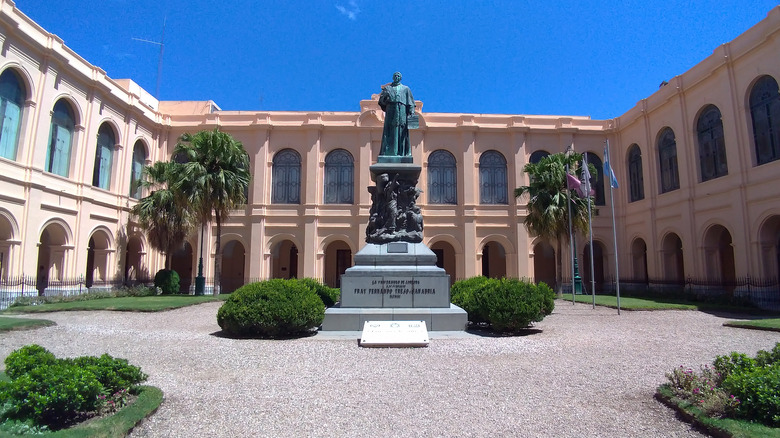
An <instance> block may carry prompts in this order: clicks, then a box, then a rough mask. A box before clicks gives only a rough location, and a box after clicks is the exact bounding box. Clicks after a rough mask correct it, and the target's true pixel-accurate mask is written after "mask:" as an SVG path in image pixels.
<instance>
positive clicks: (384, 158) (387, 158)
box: [376, 155, 412, 164]
mask: <svg viewBox="0 0 780 438" xmlns="http://www.w3.org/2000/svg"><path fill="white" fill-rule="evenodd" d="M376 162H377V163H391V164H398V163H404V164H407V163H408V164H411V163H412V156H411V155H407V156H404V157H399V156H397V155H380V156H379V157H378V158H377V160H376Z"/></svg>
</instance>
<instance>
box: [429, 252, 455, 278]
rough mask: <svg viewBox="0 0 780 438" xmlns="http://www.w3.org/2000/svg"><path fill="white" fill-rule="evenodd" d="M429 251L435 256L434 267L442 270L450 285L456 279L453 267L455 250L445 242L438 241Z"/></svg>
mask: <svg viewBox="0 0 780 438" xmlns="http://www.w3.org/2000/svg"><path fill="white" fill-rule="evenodd" d="M431 251H433V253H434V254H436V266H438V267H440V268H442V269H444V271H445V272H446V273H447V275H449V276H450V285H452V283H454V282H455V281H456V280H457V279H458V276H457V268H456V266H455V248H453V247H452V245H450V244H449V243H447V242H444V241H438V242H436V243H434V244H432V245H431Z"/></svg>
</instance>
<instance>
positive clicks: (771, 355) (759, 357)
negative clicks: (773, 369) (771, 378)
mask: <svg viewBox="0 0 780 438" xmlns="http://www.w3.org/2000/svg"><path fill="white" fill-rule="evenodd" d="M776 363H780V343H778V344H776V345H775V348H773V349H772V351H765V350H759V352H758V353H757V354H756V366H759V367H768V366H770V365H774V364H776Z"/></svg>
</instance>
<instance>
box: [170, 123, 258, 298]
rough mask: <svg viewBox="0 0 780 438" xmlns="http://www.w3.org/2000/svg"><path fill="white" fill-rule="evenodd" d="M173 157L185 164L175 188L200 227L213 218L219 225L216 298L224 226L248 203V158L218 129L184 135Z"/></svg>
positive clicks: (244, 151)
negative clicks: (225, 222)
mask: <svg viewBox="0 0 780 438" xmlns="http://www.w3.org/2000/svg"><path fill="white" fill-rule="evenodd" d="M173 154H174V157H181V160H182V161H183V162H184V163H183V164H182V165H181V166H182V172H181V178H180V179H179V180H178V182H177V184H176V187H177V188H178V189H180V190H181V191H182V193H184V195H185V198H186V199H187V202H188V203H189V204H190V205H192V206H193V210H194V212H195V214H196V215H197V216H198V218H199V219H200V222H201V224H204V223H207V222H211V220H212V218H213V220H214V222H215V223H216V225H217V234H216V248H215V254H216V256H215V257H214V294H219V286H220V283H219V274H220V271H221V269H222V257H221V254H220V246H221V244H222V239H221V237H222V223H223V222H224V221H226V220H227V219H228V218H229V217H230V211H231V210H233V209H235V208H237V207H238V206H240V205H242V204H245V203H246V195H245V193H246V190H247V188H248V187H249V181H250V180H251V174H250V173H249V156H248V155H247V153H246V150H244V146H243V145H242V144H241V142H240V141H237V140H236V139H234V138H233V136H231V135H230V134H228V133H226V132H221V131H220V130H219V128H216V129H214V130H213V131H205V130H204V131H200V132H198V133H196V134H195V135H191V134H189V133H185V134H183V135H182V136H181V137H180V138H179V142H178V143H177V144H176V148H175V149H174V152H173ZM201 245H203V243H202V242H201Z"/></svg>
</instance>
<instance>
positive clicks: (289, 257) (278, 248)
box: [271, 240, 298, 278]
mask: <svg viewBox="0 0 780 438" xmlns="http://www.w3.org/2000/svg"><path fill="white" fill-rule="evenodd" d="M271 278H298V248H297V247H296V246H295V244H294V243H293V242H291V241H289V240H284V241H282V242H279V243H278V244H276V245H275V246H274V247H273V250H272V251H271Z"/></svg>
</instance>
